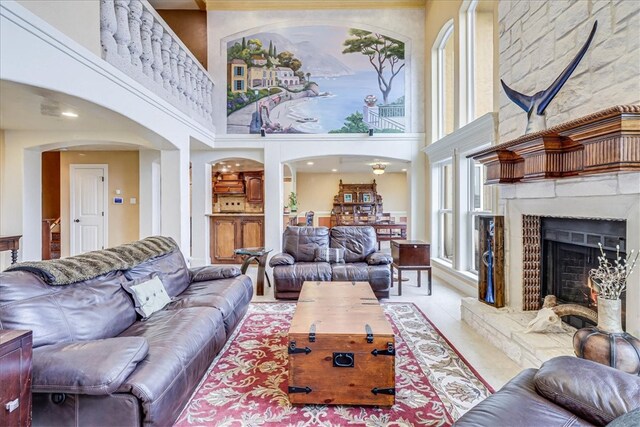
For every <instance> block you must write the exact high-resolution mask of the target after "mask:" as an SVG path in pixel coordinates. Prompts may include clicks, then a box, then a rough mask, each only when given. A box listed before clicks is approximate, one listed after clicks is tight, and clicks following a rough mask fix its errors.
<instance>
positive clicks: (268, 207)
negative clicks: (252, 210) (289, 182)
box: [264, 144, 285, 254]
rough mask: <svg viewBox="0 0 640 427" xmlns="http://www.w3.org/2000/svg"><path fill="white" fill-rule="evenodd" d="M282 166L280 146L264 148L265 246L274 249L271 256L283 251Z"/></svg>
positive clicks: (272, 145) (267, 145) (268, 145)
mask: <svg viewBox="0 0 640 427" xmlns="http://www.w3.org/2000/svg"><path fill="white" fill-rule="evenodd" d="M282 176H283V174H282V164H281V162H280V147H279V144H265V146H264V194H265V198H264V246H265V247H266V248H269V249H273V251H272V252H271V254H276V253H278V252H280V251H281V250H282V231H283V228H282V207H283V206H284V203H285V202H284V197H283V194H282Z"/></svg>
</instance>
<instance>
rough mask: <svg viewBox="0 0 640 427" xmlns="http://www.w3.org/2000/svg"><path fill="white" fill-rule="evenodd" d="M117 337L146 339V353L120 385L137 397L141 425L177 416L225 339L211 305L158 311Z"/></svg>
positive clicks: (157, 422) (163, 422)
mask: <svg viewBox="0 0 640 427" xmlns="http://www.w3.org/2000/svg"><path fill="white" fill-rule="evenodd" d="M121 336H139V337H144V338H146V340H147V342H148V343H149V353H148V354H147V357H146V358H145V359H144V360H143V361H142V362H140V363H139V364H138V366H137V368H136V370H135V371H133V373H132V374H131V375H130V376H129V377H128V378H127V379H126V380H125V381H124V382H123V383H122V385H121V386H120V388H119V389H118V392H120V393H133V394H134V395H135V396H136V397H138V399H140V401H141V404H142V405H141V406H142V409H143V412H144V414H145V418H144V423H145V425H165V424H166V423H167V421H168V420H170V421H169V424H171V422H172V421H173V420H175V418H176V417H177V416H178V414H179V413H180V411H181V409H182V407H183V406H184V402H186V401H187V400H188V399H189V396H190V395H191V393H192V392H193V390H194V388H195V387H196V386H197V385H198V383H199V381H200V380H201V379H202V377H203V375H204V373H205V372H206V371H207V368H208V367H209V365H210V364H211V361H212V360H213V358H214V356H215V355H216V354H217V353H218V352H219V351H220V349H221V348H222V346H223V345H224V343H225V340H226V335H225V331H224V325H223V322H222V315H221V313H220V311H219V310H217V309H215V308H210V307H190V308H184V309H180V310H162V311H160V312H158V313H156V314H155V315H153V316H151V317H150V318H149V320H147V321H146V322H136V323H134V324H133V325H132V326H131V327H130V328H128V329H127V330H126V331H124V332H123V333H122V334H121Z"/></svg>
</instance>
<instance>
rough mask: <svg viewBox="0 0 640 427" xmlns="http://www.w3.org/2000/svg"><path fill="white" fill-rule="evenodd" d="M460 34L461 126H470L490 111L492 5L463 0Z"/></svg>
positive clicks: (491, 91) (491, 87)
mask: <svg viewBox="0 0 640 427" xmlns="http://www.w3.org/2000/svg"><path fill="white" fill-rule="evenodd" d="M461 22H463V23H464V29H463V31H462V33H463V34H464V37H463V40H461V42H462V45H461V46H460V50H461V57H462V58H463V62H464V64H463V65H464V66H463V67H462V70H461V77H462V79H461V80H462V82H461V84H462V85H464V87H463V88H462V89H461V90H462V91H463V93H466V99H463V102H464V106H463V107H464V110H463V112H462V114H461V116H463V117H465V118H466V120H464V119H461V121H462V124H466V123H470V122H472V121H473V120H475V119H477V118H478V117H480V116H482V115H484V114H486V113H488V112H491V111H493V110H494V108H493V59H494V51H493V35H494V34H493V30H494V25H493V6H492V5H490V4H488V2H478V0H466V1H464V2H463V4H462V7H461Z"/></svg>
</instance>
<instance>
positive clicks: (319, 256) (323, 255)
mask: <svg viewBox="0 0 640 427" xmlns="http://www.w3.org/2000/svg"><path fill="white" fill-rule="evenodd" d="M313 260H314V261H315V262H328V263H329V264H344V249H342V248H316V255H315V258H314V259H313Z"/></svg>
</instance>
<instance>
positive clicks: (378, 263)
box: [269, 226, 392, 299]
mask: <svg viewBox="0 0 640 427" xmlns="http://www.w3.org/2000/svg"><path fill="white" fill-rule="evenodd" d="M376 242H377V240H376V232H375V230H374V229H373V227H369V226H350V227H347V226H339V227H333V228H331V229H328V228H327V227H287V228H286V229H285V231H284V236H283V244H282V250H283V252H282V253H279V254H276V255H274V256H273V257H271V259H270V260H269V265H270V266H271V267H273V279H274V290H275V297H276V298H280V299H297V298H298V295H299V294H300V290H301V289H302V284H303V283H304V282H305V281H325V282H326V281H334V282H335V281H363V282H369V283H370V284H371V289H372V290H373V292H374V293H375V294H376V296H377V297H378V298H388V297H389V288H390V287H391V271H390V268H389V264H391V261H392V259H391V257H390V256H388V255H386V254H383V253H382V252H377V251H376ZM326 248H330V249H335V250H338V251H339V252H340V253H341V254H342V255H343V259H342V260H341V262H334V261H335V260H331V261H330V262H327V261H324V260H320V259H319V257H318V253H319V250H321V249H326Z"/></svg>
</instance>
